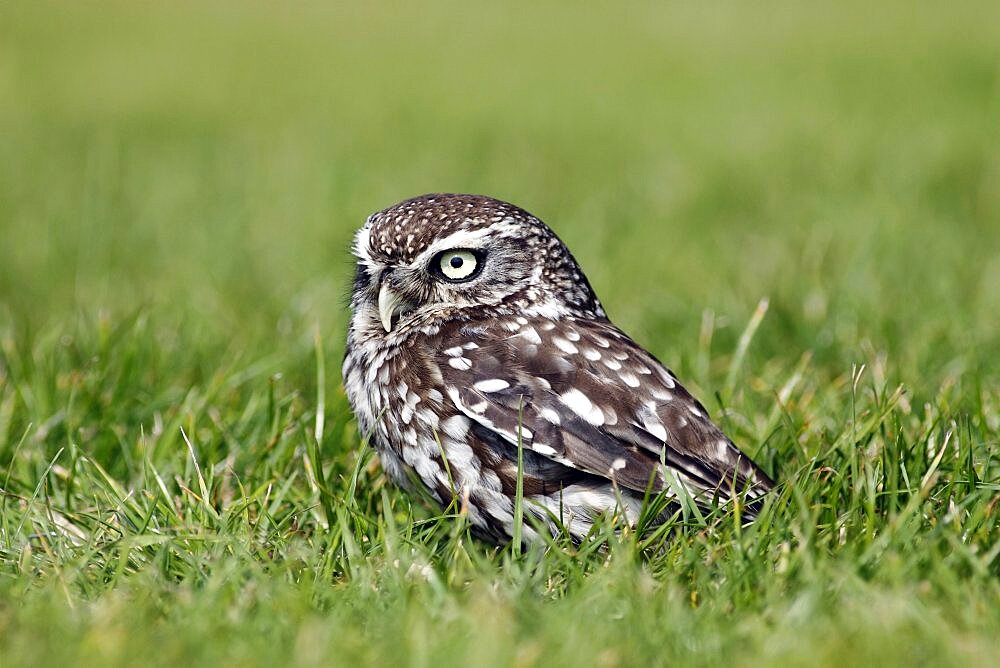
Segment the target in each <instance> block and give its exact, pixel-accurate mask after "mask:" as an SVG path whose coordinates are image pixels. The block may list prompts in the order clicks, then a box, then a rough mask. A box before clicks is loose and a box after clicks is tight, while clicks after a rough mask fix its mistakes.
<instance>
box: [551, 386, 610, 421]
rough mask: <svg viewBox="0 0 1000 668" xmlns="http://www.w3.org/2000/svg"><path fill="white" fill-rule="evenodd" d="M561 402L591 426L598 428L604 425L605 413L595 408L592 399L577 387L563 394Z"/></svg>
mask: <svg viewBox="0 0 1000 668" xmlns="http://www.w3.org/2000/svg"><path fill="white" fill-rule="evenodd" d="M559 400H560V401H562V402H563V403H564V404H566V406H567V407H568V408H569V409H570V410H572V411H573V412H574V413H576V414H577V415H579V416H580V417H582V418H583V419H584V420H586V421H587V422H589V423H590V424H592V425H595V426H598V427H599V426H601V425H602V424H604V413H603V412H602V411H601V409H599V408H597V407H596V406H594V404H593V403H592V402H591V401H590V398H589V397H587V395H586V394H584V393H583V392H581V391H580V390H578V389H576V388H575V387H574V388H572V389H570V390H567V391H566V392H563V393H562V394H561V395H560V396H559Z"/></svg>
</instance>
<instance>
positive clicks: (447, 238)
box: [343, 195, 772, 542]
mask: <svg viewBox="0 0 1000 668" xmlns="http://www.w3.org/2000/svg"><path fill="white" fill-rule="evenodd" d="M354 255H355V256H356V257H357V274H356V276H355V279H354V288H353V294H352V297H351V310H352V317H351V324H350V330H349V332H348V335H347V354H346V356H345V359H344V370H343V372H344V384H345V387H346V390H347V395H348V397H349V399H350V402H351V406H352V407H353V409H354V413H355V415H356V416H357V418H358V425H359V428H360V430H361V432H362V434H364V435H368V436H369V437H370V439H371V441H372V443H373V445H374V447H375V448H376V450H377V452H378V454H379V456H380V458H381V461H382V466H383V468H384V469H385V471H386V472H387V473H388V475H389V476H390V477H391V478H392V479H393V480H394V481H396V482H397V483H399V484H401V485H403V486H404V487H406V486H410V485H413V484H416V485H422V486H424V487H426V489H427V491H428V492H429V493H430V494H431V495H432V496H433V497H434V498H436V499H437V500H438V501H439V502H441V503H443V504H447V503H449V502H450V501H452V500H454V499H456V498H458V499H459V500H460V501H461V503H462V505H463V507H464V508H466V509H467V512H468V517H469V520H470V522H471V524H472V527H473V528H474V530H475V531H476V533H477V534H479V535H481V536H484V537H486V538H488V539H491V540H493V541H497V542H503V541H506V540H509V539H510V538H511V537H512V536H513V535H514V526H513V525H514V516H515V512H514V504H515V498H516V489H517V483H518V453H519V452H520V453H521V467H520V468H521V483H522V494H523V499H524V503H523V504H522V508H523V512H524V516H525V522H524V526H523V527H522V534H521V535H522V536H524V537H525V539H526V540H530V539H533V538H537V533H536V530H537V529H538V528H543V529H544V530H548V531H552V532H558V531H560V530H561V529H565V530H566V531H568V532H569V533H570V534H571V535H572V536H573V537H574V538H575V539H580V538H582V537H584V536H586V534H587V533H588V531H589V530H590V529H591V527H592V526H593V523H594V521H595V519H596V518H597V517H599V516H601V515H602V514H612V513H614V514H617V515H618V516H619V517H622V518H623V519H624V520H625V521H627V522H630V523H634V522H635V521H636V520H637V519H638V517H639V513H640V510H641V508H642V504H643V499H644V498H648V497H652V496H654V495H656V494H659V493H662V494H664V495H665V496H666V497H670V498H676V497H677V495H678V494H682V495H684V496H686V497H688V498H690V499H691V500H693V501H694V502H695V503H697V504H699V505H701V506H710V505H711V504H713V503H739V504H740V506H741V508H742V510H743V516H744V517H753V516H754V514H755V513H756V511H757V508H758V506H759V504H760V502H761V497H762V496H763V494H764V493H765V492H767V491H768V490H769V489H770V488H771V485H772V483H771V481H770V480H769V479H768V477H767V476H766V475H765V474H764V472H763V471H761V469H760V468H759V467H758V466H757V465H756V464H754V463H753V462H752V461H751V460H750V459H749V458H748V457H747V456H746V455H745V454H743V453H742V452H740V451H739V450H738V449H737V448H736V446H734V445H733V443H732V441H730V440H729V439H728V438H727V437H726V436H725V434H723V433H722V431H720V430H719V428H718V427H717V426H716V425H715V424H713V423H712V421H711V420H710V419H709V416H708V412H707V411H706V410H705V407H704V406H702V404H701V403H699V402H698V401H697V400H696V399H695V398H694V397H692V396H691V394H689V393H688V391H687V390H685V389H684V388H683V387H682V386H681V384H680V382H679V381H678V380H677V378H676V377H675V376H674V374H673V372H671V371H670V370H669V369H667V368H666V367H664V366H663V365H662V364H661V363H660V362H659V361H658V360H657V359H656V358H655V357H654V356H653V355H651V354H650V353H649V352H647V351H646V350H644V349H643V348H642V347H641V346H639V345H638V344H637V343H635V342H634V341H633V340H632V339H631V338H629V337H628V336H627V335H626V334H624V333H623V332H622V331H621V330H619V329H618V328H617V327H615V325H614V324H612V323H611V321H610V320H608V317H607V315H606V314H605V312H604V309H603V307H602V306H601V304H600V302H599V301H598V300H597V296H596V295H595V294H594V291H593V290H592V289H591V287H590V283H589V282H588V281H587V278H586V277H585V276H584V275H583V272H582V271H581V270H580V267H579V266H578V265H577V263H576V260H575V259H574V258H573V256H572V254H570V252H569V249H567V248H566V246H565V245H563V243H562V242H561V241H560V240H559V238H558V237H557V236H556V235H555V233H554V232H553V231H552V230H551V229H549V227H548V226H546V225H545V224H544V223H543V222H542V221H540V220H539V219H538V218H535V217H534V216H532V215H531V214H529V213H527V212H526V211H524V210H522V209H519V208H518V207H516V206H513V205H511V204H507V203H505V202H500V201H497V200H494V199H490V198H488V197H480V196H475V195H425V196H422V197H417V198H414V199H410V200H407V201H405V202H402V203H400V204H397V205H395V206H393V207H390V208H388V209H385V210H384V211H380V212H379V213H376V214H373V215H372V216H370V217H369V218H368V221H367V222H366V223H365V225H364V227H362V228H361V230H360V231H359V232H358V233H357V236H356V238H355V242H354ZM529 516H531V517H529Z"/></svg>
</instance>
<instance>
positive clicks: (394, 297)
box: [378, 284, 410, 332]
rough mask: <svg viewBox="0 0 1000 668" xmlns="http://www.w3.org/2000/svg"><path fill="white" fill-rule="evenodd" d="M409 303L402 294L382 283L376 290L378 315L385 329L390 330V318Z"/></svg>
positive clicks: (406, 307) (405, 308)
mask: <svg viewBox="0 0 1000 668" xmlns="http://www.w3.org/2000/svg"><path fill="white" fill-rule="evenodd" d="M409 306H410V304H409V302H407V301H406V298H405V297H403V295H401V294H399V293H398V292H396V291H395V290H393V289H392V288H390V287H389V286H388V285H385V284H383V285H382V287H381V288H379V291H378V317H379V320H381V321H382V326H383V327H385V331H387V332H391V331H392V319H393V318H394V317H396V316H397V315H399V314H400V313H401V312H402V311H404V310H407V309H408V308H409Z"/></svg>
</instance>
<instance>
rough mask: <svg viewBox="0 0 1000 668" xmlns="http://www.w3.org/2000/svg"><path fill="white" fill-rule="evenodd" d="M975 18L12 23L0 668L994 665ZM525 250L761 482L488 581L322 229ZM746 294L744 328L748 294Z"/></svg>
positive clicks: (987, 130)
mask: <svg viewBox="0 0 1000 668" xmlns="http://www.w3.org/2000/svg"><path fill="white" fill-rule="evenodd" d="M998 45H1000V16H998V12H997V8H996V6H995V3H981V4H973V3H962V4H959V5H952V6H948V7H944V6H940V7H934V6H930V5H920V6H915V5H912V4H910V3H887V4H883V5H879V6H869V5H867V4H861V3H857V4H854V3H848V4H839V5H838V7H837V8H836V9H833V8H819V7H808V6H804V5H801V4H800V3H787V4H785V3H772V2H768V3H763V4H761V3H754V4H752V5H750V4H739V3H722V4H718V5H714V6H712V7H711V8H707V7H706V8H697V7H694V6H668V7H657V6H652V5H642V6H638V5H636V6H633V7H630V8H628V9H626V8H623V7H619V6H617V5H609V4H605V5H598V6H595V7H593V8H592V9H591V10H590V11H588V12H587V13H583V12H581V11H580V10H578V9H576V8H574V7H570V6H545V7H538V6H535V5H528V4H524V5H523V6H520V7H513V8H511V7H510V6H504V7H498V6H482V7H476V8H474V9H473V8H470V7H469V6H467V5H464V4H457V3H456V4H449V3H444V4H435V5H429V6H422V7H420V8H417V7H406V6H402V7H394V8H392V9H389V8H377V7H366V8H362V7H356V8H353V9H343V10H333V9H327V8H323V7H320V6H316V5H311V4H301V5H296V6H294V7H292V8H289V7H286V6H282V7H278V6H277V5H275V6H270V5H264V4H256V5H253V6H248V5H243V4H236V3H215V4H212V5H202V4H195V3H179V4H177V3H175V4H172V5H171V6H169V7H168V6H162V7H161V6H155V7H154V6H151V5H143V6H141V7H140V6H138V5H134V4H131V3H124V2H122V3H107V2H105V3H86V4H81V3H49V2H46V3H16V2H15V3H12V4H11V3H8V4H7V5H5V6H4V8H3V9H2V10H0V490H2V491H0V665H2V666H4V668H7V667H14V666H19V665H32V666H35V665H48V664H51V665H65V664H69V663H71V664H73V665H91V664H95V665H96V664H99V665H107V664H118V665H121V664H126V663H129V662H134V661H141V662H143V663H144V664H147V665H173V664H177V663H178V662H184V663H186V664H189V665H217V663H218V662H220V661H226V662H240V664H242V665H269V664H270V665H274V664H287V663H292V662H294V663H295V664H296V665H302V666H309V665H328V664H331V663H334V664H338V663H340V664H347V665H354V664H355V663H358V664H376V663H390V662H392V663H397V662H398V663H405V664H409V665H417V666H433V665H447V664H458V663H462V664H465V665H519V666H532V665H592V664H593V665H599V666H614V665H627V664H640V663H641V664H651V665H669V664H673V663H677V662H681V663H683V664H685V665H718V664H728V665H736V666H743V665H747V666H759V665H768V664H777V663H788V664H794V665H802V664H808V665H810V666H825V665H843V664H851V663H856V664H861V663H868V664H876V662H877V664H886V665H918V664H919V665H940V664H955V665H963V666H965V665H990V664H992V662H993V660H994V657H996V656H997V654H998V653H1000V640H998V638H1000V540H998V539H1000V520H998V517H1000V511H998V509H997V504H998V502H1000V318H998V315H997V314H998V313H1000V225H998V224H997V221H998V220H1000V126H998V125H997V122H996V119H997V118H998V117H1000V47H998ZM441 190H445V191H466V192H483V193H487V194H492V195H495V196H499V197H502V198H505V199H509V200H511V201H514V202H516V203H518V204H521V205H523V206H525V207H527V208H529V209H530V210H532V211H533V212H535V213H537V214H538V215H540V216H541V217H543V219H545V220H546V221H548V222H549V223H550V224H551V225H552V226H553V227H555V228H556V229H557V231H558V232H559V233H560V234H561V235H562V236H563V238H564V240H565V241H566V242H567V243H568V244H569V246H570V247H571V248H572V249H573V250H574V252H575V254H576V255H577V257H578V258H579V259H580V261H581V263H582V264H583V266H584V268H585V269H586V271H587V272H588V274H589V276H590V278H591V280H592V282H593V283H594V285H595V288H596V289H597V291H598V293H599V294H600V295H601V297H602V299H603V301H604V303H605V305H606V306H607V307H608V309H609V310H610V312H611V313H612V316H613V317H614V319H615V320H616V322H618V323H619V324H620V325H622V326H623V327H624V328H625V329H626V330H627V331H629V332H631V333H632V334H633V335H634V336H635V337H636V338H637V339H638V340H639V341H640V342H642V343H643V344H644V345H646V346H647V347H648V348H650V349H651V350H652V351H653V352H654V353H656V354H657V355H658V356H659V357H660V358H662V359H664V360H667V361H668V363H669V364H670V366H672V367H673V368H674V370H675V371H676V372H677V373H678V374H679V375H680V376H681V378H682V379H685V381H686V383H687V384H688V386H689V387H690V388H691V389H692V390H693V391H694V392H695V393H696V394H697V395H698V396H700V397H701V398H702V399H703V400H704V402H705V403H706V405H708V406H709V407H710V408H711V410H712V412H713V414H714V415H716V417H717V418H718V419H719V420H720V421H721V422H722V424H723V425H724V426H725V428H726V430H727V431H728V433H729V434H730V435H731V436H732V437H733V438H734V439H735V440H736V441H737V442H738V443H740V444H742V445H743V446H744V447H745V448H746V449H747V450H748V451H750V452H752V453H754V454H755V455H756V457H757V458H758V460H759V461H760V462H761V463H762V464H763V465H764V467H765V469H766V470H767V471H768V472H769V473H771V474H773V476H774V477H775V478H777V479H778V480H780V481H781V483H782V484H781V486H780V489H779V491H778V492H777V493H776V494H775V495H774V497H773V499H772V501H771V502H770V503H769V505H768V506H767V507H766V509H765V511H764V512H763V514H762V516H761V519H760V520H759V521H758V522H757V523H756V524H754V525H752V526H750V527H746V528H741V527H740V526H739V522H738V521H736V520H735V518H734V517H732V516H729V515H725V514H712V513H709V514H707V515H704V516H698V515H695V514H688V515H682V516H678V517H677V518H675V520H674V521H672V522H670V523H669V524H667V525H666V526H665V527H663V528H662V529H661V530H660V531H659V532H655V533H652V534H648V533H646V534H641V533H637V532H624V533H616V532H615V528H616V527H615V526H614V525H613V522H611V521H610V520H609V521H608V522H606V523H604V524H601V525H600V527H599V530H598V532H597V534H596V535H595V536H594V540H593V541H591V542H588V543H585V544H584V545H582V546H580V547H574V546H572V545H571V544H568V543H567V542H566V541H564V540H554V541H553V542H552V544H550V545H546V546H540V547H538V546H536V547H530V548H528V549H526V550H524V551H523V552H522V551H520V550H514V549H513V548H510V547H508V548H493V547H490V546H488V545H485V544H482V543H480V542H477V541H475V540H473V539H470V538H469V537H468V535H467V525H466V524H465V521H464V517H463V516H462V515H461V513H460V509H456V508H451V509H448V510H447V511H445V512H444V513H442V511H440V510H438V509H435V508H433V507H432V506H430V505H428V504H427V503H426V502H425V501H424V500H422V499H420V498H419V497H415V496H408V495H405V494H403V493H401V492H399V491H397V490H396V489H394V488H392V487H390V486H388V485H387V484H386V481H385V479H384V477H383V476H382V474H381V472H380V470H379V468H378V466H377V462H376V460H375V458H374V457H373V453H372V452H371V450H370V449H369V448H367V447H366V446H365V445H364V443H363V440H364V439H363V435H359V434H358V433H357V430H356V427H355V423H354V421H353V419H352V417H351V415H350V412H349V409H348V406H347V403H346V400H345V397H344V394H343V391H342V389H341V387H340V378H339V371H338V369H339V361H340V358H341V355H342V350H343V348H342V347H343V336H344V327H345V319H346V313H345V303H344V299H343V297H344V294H345V292H346V290H347V285H348V276H349V260H348V257H347V252H346V249H347V244H348V240H349V238H350V235H351V233H352V231H353V230H354V229H355V228H356V227H357V226H358V225H359V224H360V223H361V222H362V221H363V220H364V217H365V216H366V215H367V214H368V213H370V212H371V211H373V210H375V209H378V208H381V207H383V206H386V205H388V204H391V203H393V202H395V201H398V200H400V199H402V198H404V197H407V196H410V195H413V194H417V193H421V192H427V191H441ZM764 300H766V301H764Z"/></svg>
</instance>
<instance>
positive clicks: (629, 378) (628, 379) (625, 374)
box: [618, 371, 639, 387]
mask: <svg viewBox="0 0 1000 668" xmlns="http://www.w3.org/2000/svg"><path fill="white" fill-rule="evenodd" d="M618 377H619V378H621V379H622V381H624V382H625V384H626V385H628V386H629V387H639V379H638V378H636V377H635V374H634V373H632V372H631V371H622V372H621V373H620V374H618Z"/></svg>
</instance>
